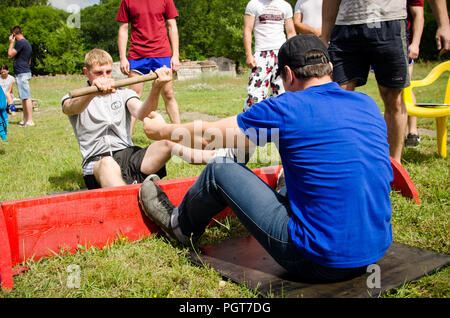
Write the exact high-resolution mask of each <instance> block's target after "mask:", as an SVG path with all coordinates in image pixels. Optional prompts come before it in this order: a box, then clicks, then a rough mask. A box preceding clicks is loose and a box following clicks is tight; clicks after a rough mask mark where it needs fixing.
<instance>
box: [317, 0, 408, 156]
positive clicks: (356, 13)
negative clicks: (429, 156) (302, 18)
mask: <svg viewBox="0 0 450 318" xmlns="http://www.w3.org/2000/svg"><path fill="white" fill-rule="evenodd" d="M338 12H339V14H338ZM335 24H336V25H335ZM333 27H334V28H333ZM406 27H407V26H406V1H389V0H378V1H371V2H370V4H368V2H367V1H363V0H342V1H341V0H329V1H324V2H323V16H322V37H321V38H322V40H323V41H324V43H325V44H326V45H328V44H329V48H328V50H329V54H330V57H331V60H332V62H333V66H334V71H333V79H334V81H336V82H337V83H339V84H340V86H341V87H342V88H345V89H347V90H354V89H355V87H357V86H362V85H365V84H366V82H367V77H368V74H369V70H370V67H371V66H372V67H373V70H374V73H375V78H376V80H377V83H378V89H379V92H380V95H381V98H382V100H383V102H384V107H385V109H384V119H385V121H386V125H387V129H388V142H389V152H390V155H391V157H392V158H394V159H395V160H396V161H398V162H399V163H400V160H401V155H402V148H403V141H404V138H405V132H406V125H407V119H408V115H407V112H406V107H405V104H404V102H403V100H402V90H403V88H405V87H408V86H409V84H410V78H409V73H408V47H407V45H408V42H407V34H406Z"/></svg>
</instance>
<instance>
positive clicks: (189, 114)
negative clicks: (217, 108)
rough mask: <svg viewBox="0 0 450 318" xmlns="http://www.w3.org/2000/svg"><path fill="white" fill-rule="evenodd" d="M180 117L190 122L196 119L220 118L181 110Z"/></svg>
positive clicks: (215, 119)
mask: <svg viewBox="0 0 450 318" xmlns="http://www.w3.org/2000/svg"><path fill="white" fill-rule="evenodd" d="M180 117H181V120H186V121H189V122H190V121H194V120H204V121H217V120H219V119H220V117H217V116H214V115H208V114H203V113H199V112H181V113H180Z"/></svg>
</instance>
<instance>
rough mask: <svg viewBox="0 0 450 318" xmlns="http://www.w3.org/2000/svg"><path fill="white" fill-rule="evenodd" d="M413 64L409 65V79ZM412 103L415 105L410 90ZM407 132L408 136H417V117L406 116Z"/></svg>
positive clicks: (412, 93) (414, 99)
mask: <svg viewBox="0 0 450 318" xmlns="http://www.w3.org/2000/svg"><path fill="white" fill-rule="evenodd" d="M413 67H414V64H410V65H409V77H410V78H412V73H413ZM411 95H412V100H413V103H416V96H415V95H414V92H413V91H412V90H411ZM408 132H409V133H410V134H414V135H419V131H418V129H417V117H414V116H408Z"/></svg>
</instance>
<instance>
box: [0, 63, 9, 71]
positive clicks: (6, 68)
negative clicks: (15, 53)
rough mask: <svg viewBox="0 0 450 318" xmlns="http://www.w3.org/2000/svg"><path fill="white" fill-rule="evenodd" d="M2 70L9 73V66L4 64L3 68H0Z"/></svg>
mask: <svg viewBox="0 0 450 318" xmlns="http://www.w3.org/2000/svg"><path fill="white" fill-rule="evenodd" d="M0 70H7V71H9V69H8V65H6V64H2V66H1V67H0Z"/></svg>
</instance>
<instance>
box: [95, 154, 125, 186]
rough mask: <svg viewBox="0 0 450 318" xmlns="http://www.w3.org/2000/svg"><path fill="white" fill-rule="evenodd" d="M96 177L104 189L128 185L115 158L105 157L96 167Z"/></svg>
mask: <svg viewBox="0 0 450 318" xmlns="http://www.w3.org/2000/svg"><path fill="white" fill-rule="evenodd" d="M94 176H95V179H96V180H97V182H98V183H99V184H100V185H101V187H102V188H109V187H118V186H123V185H126V183H125V181H124V180H123V178H122V172H121V170H120V166H119V165H118V164H117V162H116V161H115V160H114V158H113V157H104V158H102V159H101V160H99V161H97V162H96V163H95V165H94Z"/></svg>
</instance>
